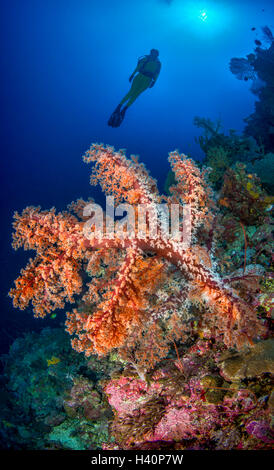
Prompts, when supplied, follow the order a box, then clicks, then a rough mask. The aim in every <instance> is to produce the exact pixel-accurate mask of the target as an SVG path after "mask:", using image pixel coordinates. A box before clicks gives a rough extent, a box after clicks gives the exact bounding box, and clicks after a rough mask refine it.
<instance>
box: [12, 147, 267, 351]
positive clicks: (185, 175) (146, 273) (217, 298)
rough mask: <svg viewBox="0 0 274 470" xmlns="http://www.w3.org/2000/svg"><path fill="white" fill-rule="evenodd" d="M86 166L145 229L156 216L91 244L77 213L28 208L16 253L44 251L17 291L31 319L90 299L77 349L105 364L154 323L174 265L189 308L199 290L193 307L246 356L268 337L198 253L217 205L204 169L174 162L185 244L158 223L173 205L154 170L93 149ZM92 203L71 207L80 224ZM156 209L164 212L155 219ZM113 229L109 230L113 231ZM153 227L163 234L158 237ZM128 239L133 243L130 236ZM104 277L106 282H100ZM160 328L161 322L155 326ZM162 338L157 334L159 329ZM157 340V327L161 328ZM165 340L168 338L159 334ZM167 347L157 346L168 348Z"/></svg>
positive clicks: (173, 158)
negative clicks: (153, 307) (187, 235)
mask: <svg viewBox="0 0 274 470" xmlns="http://www.w3.org/2000/svg"><path fill="white" fill-rule="evenodd" d="M84 161H85V162H86V163H90V162H92V163H94V166H93V170H92V175H91V183H92V184H98V183H99V184H100V185H101V187H102V189H103V191H104V192H105V194H106V195H108V196H113V198H114V201H115V204H116V205H117V204H119V203H127V204H130V205H131V207H133V210H134V215H135V222H136V220H137V219H138V215H139V210H140V207H143V206H144V205H147V206H148V207H149V208H152V209H153V211H154V212H153V213H152V219H151V220H150V221H149V224H148V223H147V217H145V219H144V220H143V221H142V224H141V228H142V230H141V231H140V226H138V228H137V224H135V226H134V227H133V233H132V231H131V232H130V235H128V234H126V235H125V233H124V227H122V228H121V225H119V229H118V230H117V231H114V232H112V233H108V232H105V231H104V230H103V231H102V232H101V233H98V232H97V231H96V230H95V231H94V230H93V229H91V230H90V232H89V236H88V237H87V236H86V232H85V230H83V229H84V227H86V222H85V220H81V219H80V218H79V217H77V215H72V214H71V212H64V213H62V214H56V213H55V211H54V210H53V209H52V210H50V211H48V212H45V211H41V210H40V209H39V208H33V207H31V208H27V209H25V210H24V211H23V213H22V215H21V216H19V215H18V214H16V215H15V222H14V229H15V234H14V242H13V246H14V248H19V247H21V246H22V247H24V248H25V249H33V250H36V253H37V255H36V258H35V259H34V260H30V262H29V264H28V266H27V268H26V269H25V270H23V271H22V272H21V276H20V277H19V278H18V279H17V280H16V281H15V288H14V289H12V290H11V291H10V296H11V297H12V298H13V301H14V305H15V306H16V307H19V308H21V309H24V308H26V307H27V305H28V304H29V303H30V302H31V303H32V305H33V308H34V312H35V315H36V316H44V315H45V314H46V313H48V312H50V311H52V310H54V309H56V308H63V306H64V303H65V302H66V301H68V302H74V301H75V296H76V295H78V294H81V295H82V299H83V301H84V303H85V308H84V309H81V308H77V309H75V310H74V311H73V312H70V313H68V314H67V316H68V319H67V322H66V326H67V330H68V331H69V333H70V334H72V335H75V338H74V339H73V342H72V344H73V347H74V348H75V349H76V350H78V351H83V352H85V354H86V355H90V354H92V353H94V352H95V353H99V354H105V353H107V352H108V351H110V350H111V349H112V348H114V347H122V346H124V345H125V341H126V339H127V338H128V337H130V335H131V334H132V333H133V331H134V329H135V328H140V326H141V325H143V324H144V323H146V324H149V321H151V319H148V318H147V317H148V311H149V299H150V296H151V294H152V293H153V292H156V288H157V287H158V286H159V284H160V283H161V282H163V279H165V278H166V271H165V267H166V266H169V265H170V263H171V264H173V265H174V266H175V267H176V268H177V269H178V270H179V271H180V272H181V274H182V275H183V276H184V277H185V279H186V283H185V289H184V292H183V291H182V292H181V297H182V299H185V298H186V297H187V295H186V294H187V291H188V290H189V289H190V290H191V289H192V298H193V297H195V296H196V297H197V298H198V299H199V301H200V302H205V303H206V304H207V305H208V308H207V311H208V313H207V314H206V315H207V317H208V322H209V323H211V322H212V326H213V328H214V330H215V329H217V330H218V336H220V337H221V338H222V339H223V341H224V342H225V344H226V345H228V346H231V345H237V346H241V345H242V344H243V343H245V342H247V341H250V340H251V338H252V337H254V336H257V335H260V333H261V332H262V326H261V324H260V322H259V321H258V320H257V317H256V313H255V311H253V310H252V309H251V308H249V307H248V306H247V305H246V304H245V303H244V302H243V301H242V300H241V299H240V298H238V297H236V296H235V295H234V294H233V293H232V291H231V290H230V289H229V288H228V287H227V284H224V283H223V282H222V281H221V279H220V278H219V277H218V276H217V275H216V273H215V272H214V270H213V268H212V267H211V262H210V256H209V254H208V253H206V250H205V248H204V247H202V246H199V245H198V244H197V239H196V235H197V230H198V228H199V230H201V227H202V226H204V230H208V228H209V227H210V225H211V220H212V212H213V208H214V204H213V202H212V198H211V193H210V190H209V188H208V186H207V183H206V179H205V176H206V175H205V174H204V173H202V172H201V171H200V170H199V169H198V168H197V167H196V165H195V164H194V162H193V161H192V160H191V159H190V158H188V157H186V156H184V155H180V154H179V153H178V152H177V151H175V152H172V153H170V155H169V161H170V164H171V167H172V170H173V172H174V174H175V178H176V181H177V184H176V185H175V186H173V187H172V188H170V196H169V197H168V198H166V203H167V206H168V207H169V208H170V207H171V206H172V205H176V204H178V205H179V206H180V208H181V209H182V207H183V205H184V204H188V205H189V207H190V210H189V218H188V224H189V225H190V226H191V244H190V246H189V247H188V246H187V245H186V243H185V239H184V227H183V222H182V221H180V223H179V227H178V230H179V234H180V237H177V238H176V237H172V236H167V234H166V233H165V232H163V230H162V225H161V224H160V223H159V220H158V217H157V216H158V206H155V204H159V203H161V202H162V201H163V199H162V198H161V196H160V195H159V193H158V190H157V186H156V182H155V180H153V179H152V178H151V177H150V176H149V174H148V172H147V170H146V169H145V167H144V165H142V164H140V163H139V162H138V159H137V158H136V157H131V159H127V158H126V156H125V154H124V151H119V152H115V151H114V149H113V148H112V147H109V146H106V147H105V146H103V145H98V144H93V145H92V146H91V148H90V149H89V150H88V151H87V152H86V154H85V156H84ZM83 206H84V201H78V203H76V204H74V205H72V206H70V210H73V211H74V213H75V214H79V211H80V209H81V208H82V207H83ZM155 207H156V209H155ZM105 224H106V221H104V224H103V225H104V228H105V226H106V225H105ZM150 224H151V225H152V226H153V228H154V232H153V236H151V232H150ZM122 235H124V236H122ZM98 268H100V269H104V276H96V272H98ZM83 269H85V270H86V271H87V272H88V273H89V274H91V275H92V279H91V282H87V283H84V282H83V275H82V273H83ZM152 324H153V322H152ZM153 328H154V329H153ZM151 331H154V333H153V334H154V336H157V334H158V332H157V327H156V326H153V327H151ZM159 334H161V333H159ZM158 344H159V341H158V342H157V341H156V340H154V341H151V347H152V348H153V347H154V348H158Z"/></svg>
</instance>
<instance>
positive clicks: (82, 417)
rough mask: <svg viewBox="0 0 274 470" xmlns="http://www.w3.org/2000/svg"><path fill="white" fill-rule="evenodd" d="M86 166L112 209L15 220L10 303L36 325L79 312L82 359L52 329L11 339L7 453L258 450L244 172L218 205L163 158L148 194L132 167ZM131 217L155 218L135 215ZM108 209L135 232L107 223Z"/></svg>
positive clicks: (255, 222) (261, 195) (249, 207)
mask: <svg viewBox="0 0 274 470" xmlns="http://www.w3.org/2000/svg"><path fill="white" fill-rule="evenodd" d="M204 124H205V125H209V124H210V123H209V122H204ZM210 132H211V131H210ZM236 141H237V139H236ZM235 145H236V144H235ZM210 148H213V147H210ZM233 151H234V150H233ZM209 154H210V152H209ZM231 155H232V154H231ZM212 158H214V153H212ZM231 158H232V157H231ZM233 158H234V157H233ZM84 161H85V162H86V163H93V169H92V175H91V183H92V184H98V183H99V184H100V185H101V188H102V189H103V191H104V192H105V194H106V195H107V196H109V197H111V198H112V199H111V200H110V201H111V204H113V207H112V210H113V212H111V211H110V212H109V207H108V206H107V207H106V212H105V213H103V211H102V212H101V208H99V206H97V205H96V204H94V201H92V200H89V201H83V200H78V201H76V202H75V203H72V204H71V205H70V206H69V207H68V210H67V211H64V212H63V213H59V214H56V212H55V210H54V209H51V210H50V211H41V209H40V208H34V207H30V208H27V209H25V210H24V211H23V213H22V214H21V215H19V214H17V213H16V214H15V221H14V230H15V232H14V235H13V246H14V248H15V249H17V248H19V247H24V248H25V249H32V250H35V251H36V257H35V258H34V259H31V260H30V261H29V264H28V265H27V267H26V268H25V269H24V270H22V271H21V275H20V277H19V278H18V279H17V280H16V281H15V288H13V289H11V291H10V296H11V297H12V299H13V303H14V306H15V307H19V308H21V309H24V308H26V307H28V306H29V304H32V307H33V310H34V313H35V315H36V316H41V317H44V316H45V315H46V314H47V313H51V312H52V311H54V310H56V309H59V308H64V307H65V306H66V304H67V303H76V306H75V308H73V309H72V310H70V311H69V312H67V321H66V328H67V331H68V332H69V333H70V334H71V335H73V338H72V346H73V348H74V349H75V350H76V351H78V352H83V353H84V354H83V355H80V354H77V353H76V352H75V351H73V350H72V349H70V347H69V341H68V336H65V334H64V333H63V336H62V334H61V333H60V331H58V333H57V331H55V330H45V332H44V333H43V334H42V335H41V337H40V338H39V337H38V335H37V336H35V338H34V335H33V334H30V335H29V336H27V337H26V338H24V339H20V340H17V341H16V342H15V343H14V345H13V346H12V349H11V351H10V354H9V356H8V357H7V358H6V367H5V374H4V380H5V382H6V383H5V390H6V393H7V407H4V408H3V409H2V423H3V426H2V429H3V430H2V436H3V439H5V440H6V442H8V443H9V444H8V445H9V446H10V447H15V448H20V449H21V448H28V449H29V448H35V449H45V448H47V449H48V448H49V449H53V448H54V449H55V448H56V449H75V450H76V449H98V448H103V449H106V450H115V449H125V450H129V449H130V450H133V449H156V450H157V449H183V450H184V449H191V450H203V449H210V450H227V449H237V450H240V449H243V450H245V449H258V450H261V449H270V448H271V446H272V445H273V430H272V427H271V414H273V392H272V388H271V379H272V375H273V358H272V355H273V340H272V339H271V314H272V311H273V270H272V265H271V259H272V244H273V238H272V233H271V232H272V230H271V226H272V219H271V209H272V207H271V206H272V204H273V198H271V197H270V196H269V195H268V193H267V192H266V190H265V189H264V188H263V187H262V186H261V184H260V180H259V178H258V177H256V176H255V175H253V174H252V175H250V174H248V173H247V172H246V167H245V165H244V164H243V163H236V162H235V165H234V167H233V168H229V169H227V170H226V172H225V177H224V181H223V184H222V188H221V190H220V192H219V194H217V195H216V194H214V193H213V192H212V191H211V189H210V187H209V184H208V181H207V180H208V171H207V169H204V170H200V169H199V168H198V166H197V165H196V164H195V163H194V162H193V161H192V160H191V159H190V158H188V157H186V156H184V155H180V154H179V153H178V152H177V151H175V152H172V153H170V155H169V161H170V164H171V168H172V172H173V176H174V184H173V185H168V195H167V196H161V195H160V194H159V193H158V190H157V186H156V182H155V180H153V179H152V178H151V177H150V175H149V174H148V172H147V170H146V169H145V167H144V166H143V165H142V164H140V163H139V162H138V159H137V157H135V156H132V157H131V158H130V159H128V158H126V156H125V153H124V151H119V152H115V151H114V149H113V148H112V147H108V146H107V147H105V146H104V145H98V144H94V145H92V146H91V148H90V149H89V150H88V151H87V152H86V154H85V155H84ZM216 165H217V164H216ZM216 168H217V166H216ZM219 168H221V167H219ZM223 171H224V169H223V168H221V169H220V175H222V173H223ZM216 174H218V173H216ZM216 181H217V180H216ZM220 181H221V179H218V182H220ZM163 203H164V204H165V207H166V208H168V210H169V211H170V210H171V208H172V207H173V206H176V207H177V208H179V215H180V218H179V224H178V227H177V228H178V230H177V232H176V233H177V235H179V236H177V237H176V236H175V237H170V236H167V232H165V231H164V230H163V220H164V221H166V219H165V218H161V217H159V216H160V215H162V212H161V211H160V209H159V208H160V207H161V206H160V205H162V206H163ZM119 204H121V206H119ZM186 204H188V205H189V208H190V210H189V212H188V213H187V214H188V219H187V220H188V223H189V224H190V225H191V228H192V231H191V237H190V244H189V245H187V244H186V243H185V239H186V233H187V232H186V227H185V225H184V222H185V221H184V218H182V217H181V215H182V213H183V208H184V206H185V205H186ZM140 206H141V207H144V206H146V208H149V209H151V210H152V216H151V217H150V215H151V214H150V213H149V212H148V213H146V216H145V218H143V219H141V218H140V217H139V215H140V213H139V208H140ZM119 207H120V208H122V210H123V211H126V212H127V213H128V214H129V213H130V210H131V215H132V214H133V216H134V218H133V220H134V223H133V224H130V222H129V220H130V219H129V217H126V218H124V219H122V221H121V220H119V221H115V219H114V212H115V210H116V208H119ZM98 208H99V209H100V210H99V209H98ZM155 208H157V209H155ZM98 214H99V216H100V214H101V215H102V218H101V219H100V217H97V219H96V220H99V221H100V224H99V229H100V230H98V226H96V224H95V223H94V220H95V219H94V216H98ZM120 214H121V213H120ZM165 214H166V212H165ZM184 215H185V214H184ZM137 222H138V223H137ZM139 222H140V224H139ZM138 224H139V225H138ZM187 226H189V225H188V224H187ZM151 229H153V230H152V231H151ZM152 234H153V236H152ZM173 235H174V234H173ZM59 341H60V344H59ZM34 345H35V347H34ZM23 351H24V354H23ZM26 352H27V353H26ZM19 390H20V394H19ZM12 408H13V409H14V410H16V411H15V412H14V414H15V415H16V416H17V417H16V418H15V419H12V417H11V416H10V412H9V411H8V409H12ZM19 417H20V418H19ZM22 418H23V419H22ZM19 419H20V420H21V421H20V422H21V424H20V426H18V424H19V421H18V420H19ZM16 420H17V421H16ZM31 425H32V429H31V430H30V426H31Z"/></svg>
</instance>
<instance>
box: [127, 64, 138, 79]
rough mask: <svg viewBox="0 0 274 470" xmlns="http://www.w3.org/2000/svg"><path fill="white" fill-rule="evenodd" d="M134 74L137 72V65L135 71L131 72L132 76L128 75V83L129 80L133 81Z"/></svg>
mask: <svg viewBox="0 0 274 470" xmlns="http://www.w3.org/2000/svg"><path fill="white" fill-rule="evenodd" d="M136 72H138V65H137V67H136V69H135V70H134V72H132V74H131V75H130V77H129V81H130V82H131V80H132V79H133V77H134V75H135V74H136Z"/></svg>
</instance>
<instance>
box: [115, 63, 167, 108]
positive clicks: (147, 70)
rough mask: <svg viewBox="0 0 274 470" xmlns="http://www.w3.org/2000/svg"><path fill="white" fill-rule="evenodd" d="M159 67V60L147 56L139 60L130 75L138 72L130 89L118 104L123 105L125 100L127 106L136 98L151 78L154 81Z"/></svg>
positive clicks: (149, 82)
mask: <svg viewBox="0 0 274 470" xmlns="http://www.w3.org/2000/svg"><path fill="white" fill-rule="evenodd" d="M160 69H161V63H160V61H159V60H149V59H148V58H147V57H144V58H143V59H141V60H139V62H138V65H137V67H136V69H135V70H134V72H133V74H132V75H134V74H135V73H136V72H139V73H138V75H136V77H135V78H134V79H133V82H132V85H131V89H130V90H129V92H128V93H127V94H126V96H125V97H124V98H123V99H122V101H121V103H120V105H123V104H124V103H125V102H126V101H128V102H127V104H126V106H127V108H128V107H129V106H131V105H132V103H134V101H135V100H136V98H138V96H139V95H140V94H141V93H143V91H145V90H146V89H147V88H148V87H149V85H150V84H151V81H152V80H154V83H155V81H156V80H157V78H158V75H159V73H160Z"/></svg>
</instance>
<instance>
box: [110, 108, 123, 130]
mask: <svg viewBox="0 0 274 470" xmlns="http://www.w3.org/2000/svg"><path fill="white" fill-rule="evenodd" d="M126 108H127V107H126V106H125V107H124V109H122V111H121V105H120V104H119V105H118V106H117V108H116V109H115V111H113V113H112V115H111V116H110V118H109V120H108V125H109V126H111V127H119V126H120V125H121V124H122V122H123V119H124V116H125V112H126Z"/></svg>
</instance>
